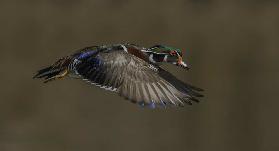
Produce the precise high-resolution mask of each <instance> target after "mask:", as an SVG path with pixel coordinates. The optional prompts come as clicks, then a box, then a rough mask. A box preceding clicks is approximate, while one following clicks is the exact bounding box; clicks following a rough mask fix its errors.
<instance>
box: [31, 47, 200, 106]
mask: <svg viewBox="0 0 279 151" xmlns="http://www.w3.org/2000/svg"><path fill="white" fill-rule="evenodd" d="M162 63H170V64H174V65H177V66H179V67H182V68H184V69H187V70H188V69H189V67H188V66H187V64H186V63H185V62H183V60H182V51H181V50H180V49H177V48H172V47H168V46H164V45H155V46H153V47H150V48H144V47H140V46H138V45H134V44H113V45H102V46H91V47H86V48H83V49H80V50H78V51H76V52H75V53H73V54H71V55H69V56H66V57H63V58H60V59H59V60H57V61H56V62H55V63H54V64H52V65H51V66H49V67H46V68H43V69H41V70H39V71H38V72H37V74H36V75H35V76H34V78H42V79H44V82H45V83H47V82H49V81H53V80H56V79H61V78H63V77H66V76H68V77H74V78H78V79H83V80H86V81H88V82H90V83H91V84H93V85H95V86H98V87H100V88H104V89H105V90H109V91H113V92H116V93H118V94H119V95H120V96H123V97H125V98H126V99H128V100H130V101H131V102H133V103H137V104H139V105H141V106H148V107H151V108H155V107H156V106H164V107H166V106H184V104H189V105H192V102H199V100H198V98H199V97H202V96H203V95H202V94H200V91H203V90H202V89H200V88H198V87H195V86H192V85H190V84H187V83H185V82H183V81H181V80H179V79H177V78H176V77H175V76H173V75H172V74H171V73H169V72H167V71H166V70H164V69H163V68H161V67H160V65H161V64H162Z"/></svg>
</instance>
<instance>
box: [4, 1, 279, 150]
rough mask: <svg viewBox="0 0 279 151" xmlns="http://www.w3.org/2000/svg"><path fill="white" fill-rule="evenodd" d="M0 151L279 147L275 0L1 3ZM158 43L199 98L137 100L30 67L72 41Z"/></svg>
mask: <svg viewBox="0 0 279 151" xmlns="http://www.w3.org/2000/svg"><path fill="white" fill-rule="evenodd" d="M0 18H1V23H0V52H1V55H0V69H1V76H0V77H1V78H0V79H1V85H0V96H1V98H0V151H33V150H34V151H276V150H279V143H278V138H279V130H278V128H279V120H278V115H279V109H278V107H279V99H278V98H279V67H278V66H279V1H276V0H235V1H233V0H154V1H150V0H1V1H0ZM122 42H123V43H125V42H130V43H135V44H138V45H142V46H145V47H151V46H153V45H156V44H163V45H166V46H171V47H175V48H179V49H181V50H182V51H183V60H184V61H185V62H186V63H187V64H188V65H189V66H190V68H191V69H190V70H189V71H186V70H183V69H181V68H178V67H176V66H173V65H166V66H165V68H167V69H168V70H169V71H171V72H172V73H173V74H174V75H176V76H177V77H178V78H180V79H182V80H183V81H187V82H189V83H191V84H193V85H195V86H198V87H201V88H203V89H205V92H204V94H205V97H204V98H202V101H201V102H200V103H199V104H194V105H193V106H186V107H184V108H170V109H155V110H152V109H143V108H140V107H139V106H137V105H135V104H132V103H130V102H128V101H126V100H124V99H122V98H121V97H119V96H118V95H117V94H114V93H111V92H108V91H105V90H102V89H99V88H96V87H94V86H91V85H90V84H87V83H85V82H83V81H81V80H75V79H69V78H66V79H64V80H59V81H54V82H49V83H47V84H44V83H43V82H42V81H40V80H33V79H32V76H33V75H34V74H35V72H36V71H37V70H38V69H40V68H43V67H46V66H47V65H50V64H52V63H53V62H54V61H55V60H56V59H59V57H63V56H65V55H69V54H71V53H72V52H74V51H75V50H77V49H80V48H83V47H86V46H91V45H102V44H113V43H122Z"/></svg>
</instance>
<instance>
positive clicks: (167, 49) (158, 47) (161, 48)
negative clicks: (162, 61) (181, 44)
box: [149, 45, 182, 56]
mask: <svg viewBox="0 0 279 151" xmlns="http://www.w3.org/2000/svg"><path fill="white" fill-rule="evenodd" d="M149 50H151V51H153V52H155V53H166V54H169V53H170V52H171V51H176V52H177V53H178V54H179V55H180V56H182V52H181V50H180V49H177V48H174V47H169V46H164V45H155V46H153V47H151V48H149Z"/></svg>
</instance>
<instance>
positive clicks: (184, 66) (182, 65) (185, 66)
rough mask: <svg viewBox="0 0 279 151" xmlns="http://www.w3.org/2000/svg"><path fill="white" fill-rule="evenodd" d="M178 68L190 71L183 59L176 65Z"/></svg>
mask: <svg viewBox="0 0 279 151" xmlns="http://www.w3.org/2000/svg"><path fill="white" fill-rule="evenodd" d="M176 65H177V66H180V67H182V68H185V69H186V70H189V69H190V68H189V67H188V65H187V64H186V63H185V62H184V61H183V60H182V57H179V58H178V61H177V63H176Z"/></svg>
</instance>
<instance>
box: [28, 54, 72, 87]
mask: <svg viewBox="0 0 279 151" xmlns="http://www.w3.org/2000/svg"><path fill="white" fill-rule="evenodd" d="M70 63H71V58H70V57H64V58H61V59H59V60H58V61H56V62H55V63H54V64H52V65H51V66H49V67H46V68H43V69H41V70H39V71H37V74H36V75H35V76H34V77H33V79H36V78H39V79H41V78H43V79H44V83H47V82H49V81H52V80H56V79H61V78H63V77H65V76H66V75H67V74H68V66H69V64H70Z"/></svg>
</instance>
